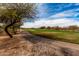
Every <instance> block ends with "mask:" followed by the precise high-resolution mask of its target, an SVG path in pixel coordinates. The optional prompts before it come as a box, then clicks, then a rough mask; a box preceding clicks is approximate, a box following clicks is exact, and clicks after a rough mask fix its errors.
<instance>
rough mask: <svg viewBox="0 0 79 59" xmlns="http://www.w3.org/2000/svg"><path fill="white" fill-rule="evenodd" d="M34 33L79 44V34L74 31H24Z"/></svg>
mask: <svg viewBox="0 0 79 59" xmlns="http://www.w3.org/2000/svg"><path fill="white" fill-rule="evenodd" d="M24 30H25V31H28V32H30V33H32V34H33V35H38V36H42V37H46V38H50V39H53V40H59V41H65V42H71V43H77V44H79V32H74V31H62V30H49V29H24Z"/></svg>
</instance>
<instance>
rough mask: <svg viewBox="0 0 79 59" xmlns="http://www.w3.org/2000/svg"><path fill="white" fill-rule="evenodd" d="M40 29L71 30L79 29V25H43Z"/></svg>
mask: <svg viewBox="0 0 79 59" xmlns="http://www.w3.org/2000/svg"><path fill="white" fill-rule="evenodd" d="M40 29H52V30H70V31H79V27H78V26H76V25H72V26H68V27H59V26H55V27H50V26H48V27H45V26H42V27H40Z"/></svg>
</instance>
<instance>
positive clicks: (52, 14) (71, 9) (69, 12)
mask: <svg viewBox="0 0 79 59" xmlns="http://www.w3.org/2000/svg"><path fill="white" fill-rule="evenodd" d="M37 11H38V14H37V15H36V16H37V17H38V19H35V21H34V22H25V23H24V24H23V26H22V27H25V28H38V27H41V26H51V27H52V26H61V27H65V26H70V25H78V26H79V4H78V3H77V4H76V3H44V4H38V8H37Z"/></svg>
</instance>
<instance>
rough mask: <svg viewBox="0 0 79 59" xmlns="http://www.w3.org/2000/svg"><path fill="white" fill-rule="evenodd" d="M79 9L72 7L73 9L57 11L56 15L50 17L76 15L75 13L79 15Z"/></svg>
mask: <svg viewBox="0 0 79 59" xmlns="http://www.w3.org/2000/svg"><path fill="white" fill-rule="evenodd" d="M78 10H79V8H78V9H72V10H66V11H63V12H60V13H57V14H55V15H52V16H50V17H49V18H66V17H75V15H76V16H77V15H79V13H78V12H76V11H78Z"/></svg>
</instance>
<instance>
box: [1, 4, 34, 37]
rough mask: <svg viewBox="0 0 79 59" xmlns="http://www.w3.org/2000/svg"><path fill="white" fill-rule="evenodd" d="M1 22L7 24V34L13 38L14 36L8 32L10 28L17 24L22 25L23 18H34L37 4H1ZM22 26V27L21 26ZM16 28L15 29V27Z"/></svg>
mask: <svg viewBox="0 0 79 59" xmlns="http://www.w3.org/2000/svg"><path fill="white" fill-rule="evenodd" d="M0 6H1V8H0V10H1V11H3V12H0V13H1V14H0V22H3V23H5V24H6V27H5V32H6V33H7V34H8V35H9V36H10V37H11V38H12V37H13V36H12V35H11V34H10V33H9V32H8V28H9V27H11V26H14V25H15V24H16V23H18V24H22V19H23V18H27V19H29V18H34V17H35V15H36V13H35V8H36V4H33V3H12V4H9V3H8V4H7V3H6V4H0ZM19 26H20V25H19ZM13 28H14V27H13Z"/></svg>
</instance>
